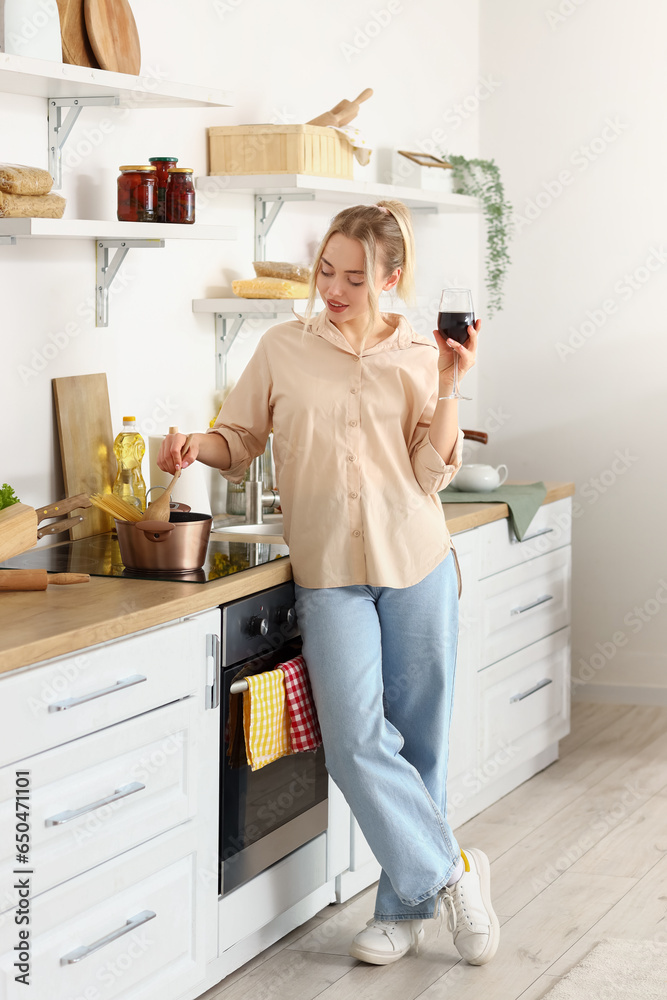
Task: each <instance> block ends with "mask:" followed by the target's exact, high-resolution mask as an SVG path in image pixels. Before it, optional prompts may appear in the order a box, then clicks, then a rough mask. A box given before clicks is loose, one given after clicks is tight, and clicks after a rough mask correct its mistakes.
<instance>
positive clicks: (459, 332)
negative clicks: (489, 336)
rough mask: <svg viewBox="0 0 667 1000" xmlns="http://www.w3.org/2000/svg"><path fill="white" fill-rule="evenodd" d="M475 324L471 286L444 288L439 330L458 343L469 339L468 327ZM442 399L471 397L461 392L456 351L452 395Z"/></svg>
mask: <svg viewBox="0 0 667 1000" xmlns="http://www.w3.org/2000/svg"><path fill="white" fill-rule="evenodd" d="M474 325H475V312H474V309H473V304H472V292H471V291H470V289H469V288H443V290H442V294H441V296H440V309H439V310H438V330H439V332H440V333H441V334H442V336H443V337H445V338H447V337H449V338H450V339H451V340H455V341H456V342H457V343H458V344H465V342H466V340H467V339H468V327H469V326H474ZM440 398H441V399H470V398H471V397H470V396H462V395H461V393H460V392H459V356H458V354H456V353H454V387H453V390H452V393H451V395H449V396H441V397H440Z"/></svg>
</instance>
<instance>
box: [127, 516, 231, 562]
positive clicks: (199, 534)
mask: <svg viewBox="0 0 667 1000" xmlns="http://www.w3.org/2000/svg"><path fill="white" fill-rule="evenodd" d="M212 525H213V518H212V517H211V516H210V515H208V514H196V513H192V512H184V511H180V510H172V512H171V514H170V515H169V520H168V521H118V520H117V521H116V531H117V532H118V545H119V547H120V556H121V559H122V560H123V564H124V565H125V567H126V569H130V570H132V571H133V572H137V571H139V572H144V573H192V572H193V570H198V569H201V568H202V566H203V565H204V563H205V561H206V548H207V546H208V540H209V537H210V534H211V527H212Z"/></svg>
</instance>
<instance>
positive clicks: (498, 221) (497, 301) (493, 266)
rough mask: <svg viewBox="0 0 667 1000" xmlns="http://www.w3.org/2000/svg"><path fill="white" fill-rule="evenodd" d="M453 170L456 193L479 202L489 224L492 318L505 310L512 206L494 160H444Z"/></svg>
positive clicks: (460, 157)
mask: <svg viewBox="0 0 667 1000" xmlns="http://www.w3.org/2000/svg"><path fill="white" fill-rule="evenodd" d="M442 159H443V160H445V161H446V162H447V163H451V165H452V167H453V181H454V191H456V193H457V194H467V195H470V196H472V197H473V198H479V199H480V201H481V202H482V208H483V211H484V216H485V222H486V261H485V263H486V289H487V292H488V296H489V301H488V311H489V316H493V314H494V313H496V312H498V311H499V310H500V309H502V307H503V302H502V296H503V283H504V281H505V277H506V275H507V269H508V267H509V264H510V257H509V253H508V252H507V245H508V243H509V239H510V226H511V216H512V206H511V204H510V203H509V202H508V201H505V188H504V187H503V182H502V180H501V179H500V170H499V168H498V165H497V164H496V163H495V161H494V160H480V159H473V160H468V159H466V157H465V156H443V157H442Z"/></svg>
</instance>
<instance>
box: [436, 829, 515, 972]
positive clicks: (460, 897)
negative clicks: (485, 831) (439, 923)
mask: <svg viewBox="0 0 667 1000" xmlns="http://www.w3.org/2000/svg"><path fill="white" fill-rule="evenodd" d="M461 858H462V860H463V864H464V866H465V870H464V872H463V875H462V876H461V878H460V879H459V880H458V882H455V883H454V885H450V886H445V888H444V889H441V890H440V892H439V893H438V902H437V903H436V914H437V913H438V911H439V912H440V913H441V914H442V909H441V907H442V906H443V905H444V906H445V908H446V909H447V923H448V926H449V929H450V931H451V932H452V934H453V935H454V945H455V946H456V949H457V950H458V952H459V954H460V956H461V958H465V960H466V962H469V963H470V965H484V964H485V963H486V962H488V961H490V960H491V959H492V958H493V956H494V955H495V953H496V951H497V949H498V943H499V941H500V924H499V923H498V918H497V916H496V915H495V913H494V911H493V906H492V905H491V866H490V865H489V859H488V858H487V856H486V854H484V852H483V851H478V850H477V849H476V848H474V847H473V848H471V849H470V850H469V851H466V852H465V853H464V852H463V851H461Z"/></svg>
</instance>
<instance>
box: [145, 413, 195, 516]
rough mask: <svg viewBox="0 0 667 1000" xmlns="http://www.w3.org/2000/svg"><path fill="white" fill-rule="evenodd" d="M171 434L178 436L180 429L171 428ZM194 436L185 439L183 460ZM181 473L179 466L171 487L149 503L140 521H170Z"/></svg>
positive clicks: (182, 449) (190, 435) (182, 453)
mask: <svg viewBox="0 0 667 1000" xmlns="http://www.w3.org/2000/svg"><path fill="white" fill-rule="evenodd" d="M169 433H170V434H177V433H178V427H170V428H169ZM193 436H194V435H193V434H188V436H187V438H186V439H185V444H184V445H183V447H182V448H181V458H182V457H183V455H187V453H188V448H189V447H190V442H191V441H192V438H193ZM181 472H182V469H181V466H180V465H179V466H178V468H177V469H176V475H175V476H174V478H173V479H172V481H171V482H170V483H169V485H168V486H167V487H166V488H165V490H164V493H161V494H160V496H159V497H158V498H157V500H153V501H152V503H149V505H148V507H147V508H146V510H145V511H144V513H143V514H142V515H141V517H140V518H139V520H140V521H168V520H169V515H170V513H171V511H170V508H169V504H170V502H171V491H172V490H173V488H174V486H175V484H176V482H177V481H178V477H179V476H180V474H181Z"/></svg>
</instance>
